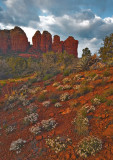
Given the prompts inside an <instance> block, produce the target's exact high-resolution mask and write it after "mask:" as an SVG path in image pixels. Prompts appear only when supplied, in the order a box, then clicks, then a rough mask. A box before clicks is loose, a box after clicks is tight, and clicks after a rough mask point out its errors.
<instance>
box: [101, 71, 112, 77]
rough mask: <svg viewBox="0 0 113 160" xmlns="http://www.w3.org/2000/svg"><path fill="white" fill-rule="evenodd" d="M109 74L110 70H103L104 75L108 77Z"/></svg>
mask: <svg viewBox="0 0 113 160" xmlns="http://www.w3.org/2000/svg"><path fill="white" fill-rule="evenodd" d="M110 75H111V73H110V71H107V70H106V71H104V72H103V76H104V77H109V76H110Z"/></svg>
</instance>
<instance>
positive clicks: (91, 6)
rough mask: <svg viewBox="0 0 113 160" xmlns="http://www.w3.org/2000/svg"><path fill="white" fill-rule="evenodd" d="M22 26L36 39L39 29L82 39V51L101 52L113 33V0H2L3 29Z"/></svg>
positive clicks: (1, 19)
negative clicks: (106, 37)
mask: <svg viewBox="0 0 113 160" xmlns="http://www.w3.org/2000/svg"><path fill="white" fill-rule="evenodd" d="M16 25H18V26H20V27H21V28H22V29H24V31H25V32H26V34H27V36H28V39H29V41H30V42H32V36H33V34H34V33H35V31H36V30H40V31H41V32H42V31H43V30H47V31H49V32H50V33H51V34H52V35H55V34H58V35H60V37H61V40H65V39H66V38H67V37H68V36H73V37H74V38H75V39H77V40H79V47H78V55H79V57H80V56H81V54H82V49H83V48H85V47H89V49H90V50H91V52H92V54H94V53H95V52H98V50H99V47H100V46H102V40H103V38H105V36H106V35H109V34H110V33H113V0H0V29H6V28H7V29H11V28H13V27H14V26H16Z"/></svg>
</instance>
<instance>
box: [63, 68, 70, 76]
mask: <svg viewBox="0 0 113 160" xmlns="http://www.w3.org/2000/svg"><path fill="white" fill-rule="evenodd" d="M70 73H71V71H70V70H69V69H65V70H64V71H63V76H69V74H70Z"/></svg>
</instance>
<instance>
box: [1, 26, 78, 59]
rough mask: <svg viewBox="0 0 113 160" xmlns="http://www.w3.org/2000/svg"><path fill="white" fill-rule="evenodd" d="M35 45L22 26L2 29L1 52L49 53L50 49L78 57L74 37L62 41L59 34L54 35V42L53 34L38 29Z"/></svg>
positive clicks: (34, 38)
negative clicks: (29, 39) (29, 40)
mask: <svg viewBox="0 0 113 160" xmlns="http://www.w3.org/2000/svg"><path fill="white" fill-rule="evenodd" d="M32 42H33V45H30V43H29V42H28V38H27V36H26V34H25V32H24V31H23V30H22V29H21V28H20V27H17V26H16V27H15V28H14V29H12V30H0V52H1V53H8V52H9V53H11V52H14V53H24V52H25V53H27V52H28V53H33V54H38V55H39V54H40V53H47V52H49V51H53V52H57V53H62V52H64V51H66V52H67V53H69V54H73V55H75V57H78V53H77V48H78V41H77V40H75V39H74V38H73V37H71V36H70V37H68V38H67V39H66V40H65V41H60V37H59V36H58V35H55V36H54V39H53V43H52V35H51V34H50V33H49V32H48V31H43V33H42V34H41V33H40V31H36V33H35V34H34V36H33V38H32Z"/></svg>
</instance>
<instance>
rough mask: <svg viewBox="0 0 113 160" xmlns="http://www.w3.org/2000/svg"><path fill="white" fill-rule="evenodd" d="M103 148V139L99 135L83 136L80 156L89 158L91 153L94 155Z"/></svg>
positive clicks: (79, 149) (79, 150)
mask: <svg viewBox="0 0 113 160" xmlns="http://www.w3.org/2000/svg"><path fill="white" fill-rule="evenodd" d="M101 149H102V141H101V140H100V139H99V138H97V137H94V136H88V137H86V138H83V139H82V140H81V141H80V142H79V144H78V149H77V154H79V155H80V157H85V158H87V157H88V156H90V155H93V156H94V155H95V154H96V153H97V152H99V151H100V150H101Z"/></svg>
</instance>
